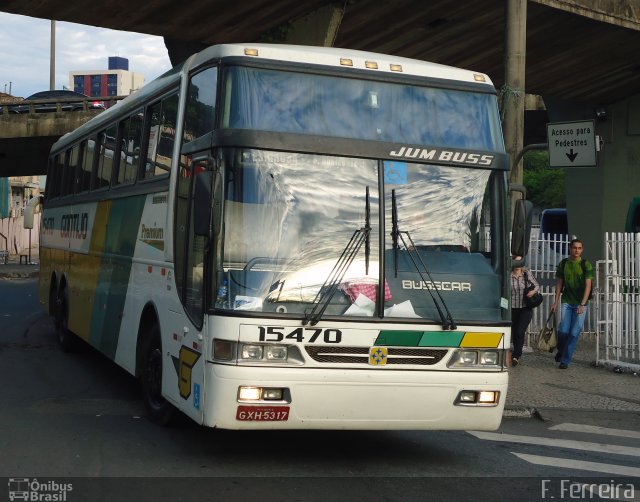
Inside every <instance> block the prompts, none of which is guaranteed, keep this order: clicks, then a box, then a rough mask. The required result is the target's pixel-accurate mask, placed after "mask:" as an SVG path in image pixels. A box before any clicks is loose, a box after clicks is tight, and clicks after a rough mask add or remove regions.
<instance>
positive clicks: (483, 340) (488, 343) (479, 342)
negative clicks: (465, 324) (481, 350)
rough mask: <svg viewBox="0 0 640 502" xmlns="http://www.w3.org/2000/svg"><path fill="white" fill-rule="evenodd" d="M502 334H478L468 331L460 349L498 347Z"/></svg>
mask: <svg viewBox="0 0 640 502" xmlns="http://www.w3.org/2000/svg"><path fill="white" fill-rule="evenodd" d="M501 339H502V333H477V332H473V331H467V332H466V333H465V334H464V338H463V339H462V341H461V342H460V347H497V346H498V345H499V344H500V340H501Z"/></svg>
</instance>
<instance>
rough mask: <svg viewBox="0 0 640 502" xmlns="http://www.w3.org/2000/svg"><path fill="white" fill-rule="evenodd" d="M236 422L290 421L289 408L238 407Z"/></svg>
mask: <svg viewBox="0 0 640 502" xmlns="http://www.w3.org/2000/svg"><path fill="white" fill-rule="evenodd" d="M236 420H241V421H245V422H283V421H286V420H289V407H288V406H238V410H237V411H236Z"/></svg>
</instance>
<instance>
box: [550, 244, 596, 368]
mask: <svg viewBox="0 0 640 502" xmlns="http://www.w3.org/2000/svg"><path fill="white" fill-rule="evenodd" d="M583 250H584V247H583V244H582V241H581V240H580V239H573V240H572V241H571V242H570V243H569V251H570V256H569V258H565V259H564V260H562V261H561V262H560V264H559V265H558V269H557V270H556V298H555V301H554V302H553V305H552V306H551V311H552V312H555V311H556V310H557V308H558V302H559V301H560V296H561V295H562V310H561V320H560V326H558V353H557V354H556V361H557V362H559V363H560V366H558V368H560V369H563V370H564V369H567V368H568V366H569V363H570V362H571V358H572V357H573V353H574V351H575V350H576V345H577V344H578V338H580V332H581V331H582V326H583V325H584V319H585V317H586V315H587V303H588V302H589V298H590V296H591V283H592V281H593V267H592V266H591V263H589V262H588V261H587V260H583V259H582V251H583Z"/></svg>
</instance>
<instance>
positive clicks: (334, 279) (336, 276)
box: [302, 187, 371, 326]
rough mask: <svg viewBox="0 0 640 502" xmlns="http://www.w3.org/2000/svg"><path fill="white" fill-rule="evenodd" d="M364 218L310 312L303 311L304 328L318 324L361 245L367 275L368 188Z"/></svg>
mask: <svg viewBox="0 0 640 502" xmlns="http://www.w3.org/2000/svg"><path fill="white" fill-rule="evenodd" d="M365 200H366V202H365V217H364V227H362V228H360V229H358V230H356V231H355V232H353V235H352V236H351V239H349V242H348V243H347V245H346V246H345V248H344V249H343V250H342V254H341V255H340V257H339V258H338V261H337V262H336V264H335V265H334V266H333V269H331V273H330V274H329V276H328V277H327V278H326V279H325V281H324V283H323V284H322V286H321V287H320V289H319V290H318V293H317V294H316V296H315V298H314V299H313V303H314V305H313V308H312V309H311V311H309V310H308V309H307V310H305V313H304V319H303V321H302V325H303V326H305V325H307V324H310V325H311V326H315V325H316V324H318V322H319V321H320V319H321V318H322V316H323V314H324V312H325V310H327V307H328V306H329V303H330V302H331V299H332V298H333V295H335V294H336V291H338V287H339V286H340V284H341V283H342V280H343V279H344V276H345V275H346V273H347V270H348V269H349V267H350V266H351V264H352V263H353V260H354V259H355V257H356V255H357V254H358V252H359V251H360V248H361V247H362V244H364V245H365V247H364V253H365V269H366V270H365V273H366V274H369V254H370V252H371V251H370V234H371V214H370V213H371V208H370V204H369V187H367V190H366V195H365Z"/></svg>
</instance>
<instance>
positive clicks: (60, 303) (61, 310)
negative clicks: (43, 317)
mask: <svg viewBox="0 0 640 502" xmlns="http://www.w3.org/2000/svg"><path fill="white" fill-rule="evenodd" d="M55 326H56V336H57V337H58V342H59V343H60V347H61V348H62V351H63V352H73V351H74V350H75V349H76V348H77V343H78V340H77V339H76V336H75V335H74V334H73V333H72V332H71V331H69V300H68V298H67V288H66V287H64V286H63V287H62V288H60V290H59V291H58V296H57V297H56V312H55Z"/></svg>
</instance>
